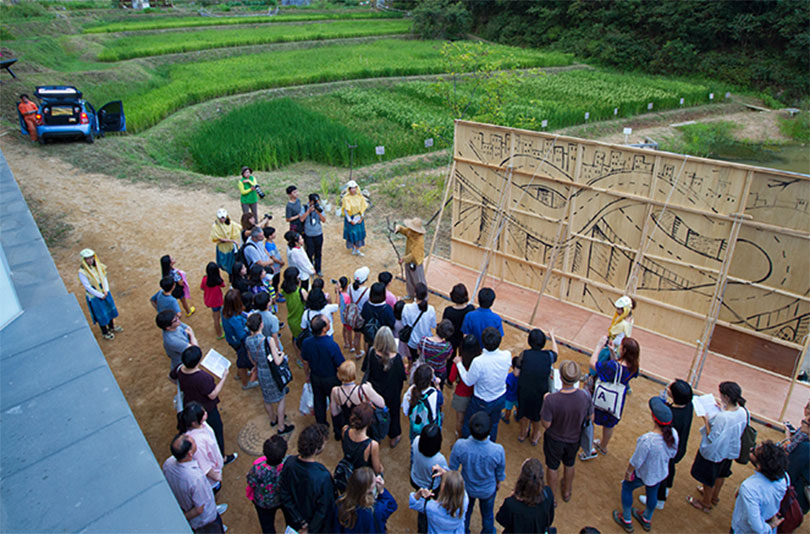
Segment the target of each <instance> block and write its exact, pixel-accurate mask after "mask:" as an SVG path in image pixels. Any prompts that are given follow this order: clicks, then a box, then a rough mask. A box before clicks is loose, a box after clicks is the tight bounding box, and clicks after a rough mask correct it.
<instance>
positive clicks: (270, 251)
mask: <svg viewBox="0 0 810 534" xmlns="http://www.w3.org/2000/svg"><path fill="white" fill-rule="evenodd" d="M264 250H265V251H266V252H267V256H269V258H270V259H271V260H272V259H273V258H275V259H277V260H280V261H284V258H282V257H281V252H279V250H278V247H277V246H276V244H275V243H274V242H273V241H267V240H265V242H264ZM271 265H272V267H273V274H276V273H278V272H281V267H280V265H279V264H278V263H272V264H271Z"/></svg>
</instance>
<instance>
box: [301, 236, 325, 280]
mask: <svg viewBox="0 0 810 534" xmlns="http://www.w3.org/2000/svg"><path fill="white" fill-rule="evenodd" d="M304 248H305V249H306V251H307V256H309V261H311V262H312V266H313V267H315V272H316V273H319V272H321V251H322V250H323V234H321V235H313V236H308V235H305V236H304Z"/></svg>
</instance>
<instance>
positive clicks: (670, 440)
mask: <svg viewBox="0 0 810 534" xmlns="http://www.w3.org/2000/svg"><path fill="white" fill-rule="evenodd" d="M659 428H660V429H661V435H662V436H663V437H664V443H666V444H667V447H669V448H670V449H671V448H673V447H674V446H675V434H673V433H672V425H665V426H660V425H659Z"/></svg>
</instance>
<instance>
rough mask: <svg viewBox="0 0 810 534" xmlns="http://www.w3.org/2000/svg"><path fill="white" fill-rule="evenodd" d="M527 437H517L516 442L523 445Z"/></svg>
mask: <svg viewBox="0 0 810 534" xmlns="http://www.w3.org/2000/svg"><path fill="white" fill-rule="evenodd" d="M456 437H458V436H456ZM528 437H529V435H528V434H526V435H525V436H518V438H517V439H518V441H519V442H520V443H523V442H524V441H526V438H528Z"/></svg>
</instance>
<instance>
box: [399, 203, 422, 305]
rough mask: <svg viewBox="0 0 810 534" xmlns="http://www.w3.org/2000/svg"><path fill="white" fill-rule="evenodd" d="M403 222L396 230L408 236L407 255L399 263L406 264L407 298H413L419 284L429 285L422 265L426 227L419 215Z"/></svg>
mask: <svg viewBox="0 0 810 534" xmlns="http://www.w3.org/2000/svg"><path fill="white" fill-rule="evenodd" d="M402 222H403V225H402V226H401V225H397V226H396V228H394V232H396V233H398V234H402V235H404V236H405V237H406V238H407V241H405V255H404V256H402V258H400V259H399V263H401V264H402V265H404V266H405V290H406V292H407V296H406V297H405V298H406V299H407V300H411V299H413V297H414V295H415V291H416V285H417V284H419V283H422V284H425V285H427V281H426V280H425V269H424V267H423V266H422V263H424V261H425V227H424V225H423V224H422V219H420V218H419V217H414V218H413V219H405V220H404V221H402Z"/></svg>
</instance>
